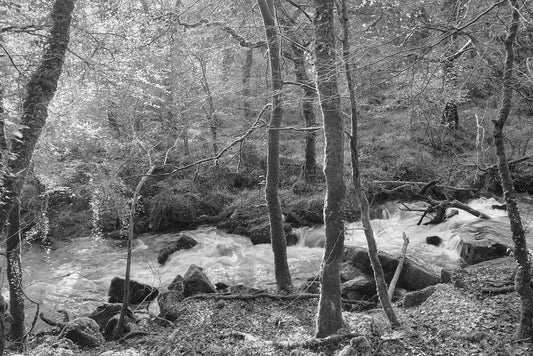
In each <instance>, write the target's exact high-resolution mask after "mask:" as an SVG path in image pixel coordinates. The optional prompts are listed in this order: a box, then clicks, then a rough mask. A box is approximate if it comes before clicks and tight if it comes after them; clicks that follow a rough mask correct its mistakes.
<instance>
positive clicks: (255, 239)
mask: <svg viewBox="0 0 533 356" xmlns="http://www.w3.org/2000/svg"><path fill="white" fill-rule="evenodd" d="M283 231H284V232H285V239H286V241H287V246H293V245H296V243H298V236H296V235H295V234H294V233H293V231H292V227H291V225H289V224H283ZM244 235H245V236H249V237H250V241H251V242H252V244H253V245H259V244H269V243H270V222H268V221H266V222H263V223H262V224H261V225H257V226H254V227H252V228H250V229H249V230H248V231H247V232H245V233H244Z"/></svg>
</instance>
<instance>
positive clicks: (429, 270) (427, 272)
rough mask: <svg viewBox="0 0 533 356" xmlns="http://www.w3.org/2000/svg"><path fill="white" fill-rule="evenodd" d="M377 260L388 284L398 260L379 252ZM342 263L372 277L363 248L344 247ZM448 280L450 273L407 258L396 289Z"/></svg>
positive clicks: (365, 250) (413, 287)
mask: <svg viewBox="0 0 533 356" xmlns="http://www.w3.org/2000/svg"><path fill="white" fill-rule="evenodd" d="M378 259H379V261H380V263H381V266H382V267H383V273H384V274H385V280H386V282H387V283H389V282H390V280H391V279H392V277H393V276H394V272H395V271H396V267H397V266H398V263H399V258H398V257H396V256H392V255H390V254H388V253H386V252H383V251H379V252H378ZM343 261H344V262H347V263H348V264H350V265H352V266H353V267H355V268H356V269H358V270H360V271H361V272H362V273H363V274H364V275H367V276H373V275H374V273H373V270H372V265H371V264H370V257H369V256H368V250H367V249H365V248H362V247H352V246H349V247H345V249H344V255H343ZM450 279H451V272H450V271H448V270H446V269H444V268H441V267H438V266H434V265H431V264H429V263H426V262H424V261H422V260H418V259H416V258H414V257H410V256H409V257H406V258H405V261H404V265H403V269H402V273H401V275H400V278H399V280H398V287H399V288H404V289H407V290H418V289H422V288H425V287H428V286H432V285H435V284H437V283H447V282H449V281H450Z"/></svg>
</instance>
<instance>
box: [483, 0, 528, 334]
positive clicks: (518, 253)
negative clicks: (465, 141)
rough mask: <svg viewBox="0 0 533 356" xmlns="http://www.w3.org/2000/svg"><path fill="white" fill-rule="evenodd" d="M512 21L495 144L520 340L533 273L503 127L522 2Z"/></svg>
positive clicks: (524, 330)
mask: <svg viewBox="0 0 533 356" xmlns="http://www.w3.org/2000/svg"><path fill="white" fill-rule="evenodd" d="M511 5H512V9H513V10H512V11H513V14H512V20H511V24H510V27H509V33H508V35H507V38H506V39H505V42H504V44H505V54H506V58H505V67H504V70H503V81H502V98H501V104H500V111H499V113H498V119H497V120H494V121H493V123H494V133H493V137H494V146H495V147H496V157H497V158H498V170H499V172H500V179H501V182H502V189H503V195H504V198H505V203H506V204H507V215H508V216H509V222H510V224H511V231H512V235H513V242H514V255H515V258H516V261H517V263H518V271H517V272H516V276H515V288H516V292H517V293H518V295H519V296H520V301H521V313H520V325H519V327H518V330H517V337H518V338H519V339H526V338H529V339H530V340H533V339H532V338H533V289H532V288H531V272H530V262H529V258H528V251H527V246H526V237H525V232H524V227H523V225H522V219H521V217H520V213H519V211H518V207H517V204H516V194H515V190H514V187H513V181H512V178H511V173H510V171H509V164H508V163H507V157H506V155H505V146H504V137H503V128H504V126H505V123H506V121H507V118H508V117H509V112H510V111H511V99H512V95H513V88H512V84H513V83H512V82H513V69H514V49H513V42H514V40H515V38H516V33H517V31H518V25H519V19H520V17H519V13H518V10H517V9H518V1H516V0H511Z"/></svg>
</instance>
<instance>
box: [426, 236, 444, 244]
mask: <svg viewBox="0 0 533 356" xmlns="http://www.w3.org/2000/svg"><path fill="white" fill-rule="evenodd" d="M426 243H427V244H428V245H433V246H440V244H441V243H442V239H441V238H440V237H439V236H428V237H426Z"/></svg>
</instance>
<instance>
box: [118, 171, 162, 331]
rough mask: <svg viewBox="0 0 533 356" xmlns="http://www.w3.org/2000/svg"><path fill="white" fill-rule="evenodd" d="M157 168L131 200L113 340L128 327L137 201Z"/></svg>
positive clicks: (144, 179) (138, 184) (150, 172)
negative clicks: (121, 296)
mask: <svg viewBox="0 0 533 356" xmlns="http://www.w3.org/2000/svg"><path fill="white" fill-rule="evenodd" d="M154 169H155V166H151V167H150V168H149V169H148V171H147V172H146V173H145V174H144V176H143V177H142V178H141V180H140V181H139V183H137V187H136V188H135V192H134V193H133V198H132V199H131V208H130V216H129V223H128V245H127V251H128V252H127V257H126V273H125V276H124V297H123V299H122V308H121V309H120V316H119V319H118V323H117V325H116V326H115V329H113V340H117V339H119V338H120V336H122V332H123V330H124V328H125V325H126V315H127V313H128V307H129V299H130V274H131V242H132V240H133V227H134V225H135V209H136V207H137V199H138V198H139V195H140V193H141V189H142V188H143V186H144V184H145V183H146V180H147V179H148V178H149V177H150V176H151V175H152V173H153V172H154Z"/></svg>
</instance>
